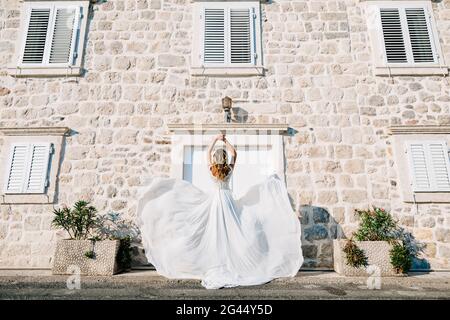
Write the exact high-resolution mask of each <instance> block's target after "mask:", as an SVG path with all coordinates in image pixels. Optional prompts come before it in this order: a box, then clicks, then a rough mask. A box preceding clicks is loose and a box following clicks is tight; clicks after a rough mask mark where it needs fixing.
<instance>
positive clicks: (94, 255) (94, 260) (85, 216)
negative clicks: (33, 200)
mask: <svg viewBox="0 0 450 320" xmlns="http://www.w3.org/2000/svg"><path fill="white" fill-rule="evenodd" d="M53 213H54V215H55V216H54V219H53V222H52V225H53V226H54V227H56V228H61V229H64V230H65V231H66V232H67V234H68V235H69V239H64V240H59V241H58V242H57V245H56V251H55V256H54V263H53V268H52V273H53V274H71V273H72V271H73V266H75V267H78V268H79V270H80V273H81V275H113V274H115V273H117V272H119V271H120V270H121V269H122V268H121V267H122V265H121V264H120V263H119V262H120V261H122V260H123V258H122V257H123V255H127V252H129V244H130V241H129V239H128V238H126V239H124V240H122V239H120V238H115V239H112V238H109V237H106V236H105V234H102V233H99V230H101V224H102V222H103V220H102V219H100V217H98V216H97V209H96V208H95V207H93V206H91V205H90V204H89V202H86V201H78V202H76V203H75V205H74V206H73V208H67V207H64V208H62V209H54V211H53ZM121 243H122V246H121ZM128 255H129V253H128Z"/></svg>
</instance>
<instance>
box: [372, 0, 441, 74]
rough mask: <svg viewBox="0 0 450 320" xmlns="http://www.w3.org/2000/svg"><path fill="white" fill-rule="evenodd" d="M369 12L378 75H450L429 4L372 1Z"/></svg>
mask: <svg viewBox="0 0 450 320" xmlns="http://www.w3.org/2000/svg"><path fill="white" fill-rule="evenodd" d="M367 11H368V14H369V18H368V24H369V30H372V29H374V28H376V32H373V31H374V30H372V33H373V35H372V36H373V37H374V38H375V39H376V41H373V44H374V50H375V52H374V55H375V58H376V59H375V62H376V74H377V75H402V74H405V75H409V74H412V75H414V74H417V75H426V74H438V75H447V74H448V68H447V67H445V64H444V61H443V57H442V54H441V49H440V44H439V37H438V33H437V30H436V27H435V22H434V19H433V11H432V7H431V5H430V2H429V1H415V0H412V1H383V2H373V3H372V2H371V3H370V4H369V5H368V10H367ZM375 39H374V40H375Z"/></svg>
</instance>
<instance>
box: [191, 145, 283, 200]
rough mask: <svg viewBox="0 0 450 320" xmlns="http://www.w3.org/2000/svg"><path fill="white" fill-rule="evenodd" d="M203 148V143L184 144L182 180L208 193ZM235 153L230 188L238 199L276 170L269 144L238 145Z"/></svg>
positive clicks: (204, 148)
mask: <svg viewBox="0 0 450 320" xmlns="http://www.w3.org/2000/svg"><path fill="white" fill-rule="evenodd" d="M206 150H207V147H206V146H185V148H184V161H183V179H184V180H186V181H189V182H191V183H192V184H194V185H195V186H197V187H198V188H200V189H202V190H203V191H205V192H210V191H211V190H213V188H212V187H213V186H214V185H213V181H212V179H211V177H210V173H209V170H208V166H207V163H206V161H207V160H206V159H207V158H206ZM237 153H238V157H237V162H236V166H235V171H234V173H233V176H232V180H231V187H232V190H233V193H234V195H235V196H236V197H237V198H240V197H241V196H243V195H244V194H245V192H246V191H247V190H248V189H249V188H250V187H251V186H253V185H255V184H258V183H260V182H262V181H263V180H264V179H265V178H266V177H268V176H269V175H270V174H272V173H274V172H275V171H276V170H275V165H276V159H275V157H274V155H273V150H272V147H271V146H270V145H262V146H254V145H253V146H252V145H238V146H237Z"/></svg>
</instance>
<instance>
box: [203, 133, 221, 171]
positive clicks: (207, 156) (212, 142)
mask: <svg viewBox="0 0 450 320" xmlns="http://www.w3.org/2000/svg"><path fill="white" fill-rule="evenodd" d="M224 139H225V136H224V135H223V134H218V135H217V136H215V137H214V139H213V140H212V141H211V144H210V145H209V147H208V151H207V152H206V158H207V159H206V160H207V162H208V166H211V164H212V159H211V156H212V151H213V149H214V146H215V145H216V142H217V141H218V140H222V141H223V140H224Z"/></svg>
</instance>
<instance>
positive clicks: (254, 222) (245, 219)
mask: <svg viewBox="0 0 450 320" xmlns="http://www.w3.org/2000/svg"><path fill="white" fill-rule="evenodd" d="M230 177H231V172H230V174H228V176H227V177H226V179H225V180H224V181H220V180H218V179H216V178H214V177H213V176H212V175H211V178H212V179H213V180H214V182H215V189H214V190H211V192H210V193H205V192H203V191H202V190H200V189H198V188H197V187H195V186H194V185H192V184H191V183H189V182H187V181H184V180H179V179H170V178H154V179H153V180H152V181H151V182H150V183H149V184H148V185H147V186H146V188H145V189H144V192H143V193H142V194H141V196H140V200H139V204H138V209H137V223H138V226H139V228H140V231H141V236H142V243H143V246H144V249H145V254H146V257H147V259H148V261H149V262H150V263H151V264H153V266H154V267H155V268H156V270H157V272H158V273H159V274H161V275H163V276H165V277H167V278H171V279H199V280H201V284H202V285H203V286H204V287H205V288H208V289H218V288H222V287H234V286H248V285H258V284H263V283H266V282H269V281H271V280H272V279H275V278H279V277H293V276H295V275H296V274H297V272H298V270H299V269H300V266H301V265H302V263H303V256H302V250H301V237H300V234H301V228H300V222H299V220H298V218H297V216H296V215H295V213H294V212H293V210H292V207H291V204H290V202H289V198H288V193H287V190H286V188H285V186H284V184H283V182H282V181H281V180H280V179H279V178H278V176H276V175H272V176H270V177H268V178H266V179H265V181H263V182H262V183H260V184H257V185H255V186H253V187H251V188H250V189H249V190H248V192H247V193H246V194H245V195H244V196H243V197H241V198H240V199H234V198H233V193H232V191H231V190H230V183H229V182H230Z"/></svg>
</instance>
